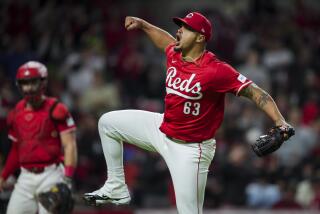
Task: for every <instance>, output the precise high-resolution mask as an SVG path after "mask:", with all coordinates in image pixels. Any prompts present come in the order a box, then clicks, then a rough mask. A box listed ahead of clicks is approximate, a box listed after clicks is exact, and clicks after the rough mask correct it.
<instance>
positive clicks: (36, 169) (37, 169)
mask: <svg viewBox="0 0 320 214" xmlns="http://www.w3.org/2000/svg"><path fill="white" fill-rule="evenodd" d="M44 168H45V167H31V168H28V169H26V170H28V171H29V172H32V173H34V174H40V173H42V172H44Z"/></svg>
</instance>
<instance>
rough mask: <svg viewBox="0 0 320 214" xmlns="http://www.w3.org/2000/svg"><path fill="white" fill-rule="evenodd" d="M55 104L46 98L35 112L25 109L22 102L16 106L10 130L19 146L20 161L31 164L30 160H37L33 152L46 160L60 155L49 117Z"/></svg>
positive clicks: (59, 144) (54, 131) (58, 141)
mask: <svg viewBox="0 0 320 214" xmlns="http://www.w3.org/2000/svg"><path fill="white" fill-rule="evenodd" d="M56 103H57V101H56V99H54V98H47V99H46V100H45V101H44V104H43V106H42V107H41V108H40V109H37V110H35V111H31V110H28V109H25V101H24V100H22V101H21V102H19V103H18V104H17V106H16V108H15V110H14V114H13V118H12V124H11V129H12V131H13V135H14V137H15V138H16V139H17V142H18V145H19V146H18V148H19V156H20V161H22V162H24V161H26V162H33V160H30V159H33V158H37V157H36V156H37V155H35V151H37V152H36V154H37V153H38V154H40V153H43V154H44V156H45V155H47V157H44V158H45V159H48V160H50V159H52V156H54V157H55V156H58V155H60V151H61V141H60V137H59V133H58V131H57V130H56V126H55V123H54V121H53V120H52V118H51V115H50V114H51V111H52V108H53V107H54V106H55V105H56ZM41 151H42V152H41ZM31 154H32V155H31ZM21 155H22V156H21ZM32 156H33V157H32ZM35 161H36V160H35Z"/></svg>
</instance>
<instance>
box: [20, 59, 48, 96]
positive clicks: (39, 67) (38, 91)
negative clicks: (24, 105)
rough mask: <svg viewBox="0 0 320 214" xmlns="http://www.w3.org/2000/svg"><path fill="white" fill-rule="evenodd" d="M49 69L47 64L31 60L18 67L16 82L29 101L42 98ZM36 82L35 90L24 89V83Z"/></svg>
mask: <svg viewBox="0 0 320 214" xmlns="http://www.w3.org/2000/svg"><path fill="white" fill-rule="evenodd" d="M47 78H48V70H47V68H46V66H45V65H43V64H42V63H40V62H36V61H29V62H27V63H25V64H23V65H21V66H20V67H19V68H18V71H17V75H16V83H17V86H18V88H19V89H20V91H21V93H22V95H23V96H24V98H25V99H26V100H27V101H30V102H34V101H37V100H38V99H40V98H41V96H42V95H43V94H44V92H45V89H46V86H47ZM28 83H29V84H30V83H34V84H37V87H36V88H35V89H33V90H28V91H26V90H23V85H24V84H28Z"/></svg>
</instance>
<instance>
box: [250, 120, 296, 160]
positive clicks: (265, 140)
mask: <svg viewBox="0 0 320 214" xmlns="http://www.w3.org/2000/svg"><path fill="white" fill-rule="evenodd" d="M294 133H295V131H294V128H293V127H286V128H283V127H280V126H277V127H273V128H271V129H270V131H269V132H268V134H266V135H262V136H260V137H259V138H258V139H257V141H256V142H255V143H254V144H253V145H251V147H252V149H253V151H254V152H255V153H256V155H258V156H259V157H263V156H265V155H268V154H270V153H272V152H274V151H276V150H277V149H279V148H280V146H281V145H282V143H283V142H284V141H286V140H288V139H289V138H290V137H291V136H293V135H294Z"/></svg>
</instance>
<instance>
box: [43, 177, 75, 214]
mask: <svg viewBox="0 0 320 214" xmlns="http://www.w3.org/2000/svg"><path fill="white" fill-rule="evenodd" d="M38 199H39V202H40V203H41V204H42V206H43V207H44V208H45V209H46V210H48V211H49V212H50V213H53V214H69V213H71V212H72V209H73V206H74V200H73V197H72V193H71V190H70V189H69V187H68V185H67V184H65V183H57V184H56V185H54V186H53V187H51V189H50V190H49V191H47V192H43V193H40V194H39V195H38Z"/></svg>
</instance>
